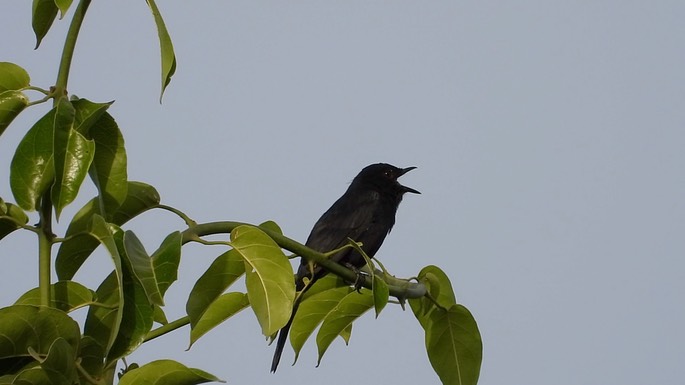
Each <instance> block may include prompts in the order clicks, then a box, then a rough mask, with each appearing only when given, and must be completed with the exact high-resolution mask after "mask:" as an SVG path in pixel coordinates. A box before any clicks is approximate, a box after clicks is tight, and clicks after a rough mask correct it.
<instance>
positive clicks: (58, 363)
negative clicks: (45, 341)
mask: <svg viewBox="0 0 685 385" xmlns="http://www.w3.org/2000/svg"><path fill="white" fill-rule="evenodd" d="M75 353H76V351H75V350H74V347H72V346H71V345H69V343H68V342H67V341H66V340H65V339H64V338H57V339H56V340H55V342H53V343H52V346H50V350H49V351H48V356H47V357H45V361H43V363H41V365H40V366H41V368H42V369H43V370H44V371H45V372H46V373H47V374H48V375H49V376H50V379H51V381H52V382H55V380H56V379H59V381H60V382H62V379H64V381H63V383H64V384H65V385H71V384H73V383H74V381H75V380H76V379H77V378H78V376H77V374H76V354H75Z"/></svg>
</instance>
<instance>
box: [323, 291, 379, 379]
mask: <svg viewBox="0 0 685 385" xmlns="http://www.w3.org/2000/svg"><path fill="white" fill-rule="evenodd" d="M372 307H373V295H372V294H371V293H370V292H369V291H368V290H366V291H363V292H361V293H359V292H357V291H352V292H350V293H349V294H347V295H346V296H345V297H344V298H343V299H342V300H340V302H339V303H338V304H337V305H336V306H335V307H334V308H333V310H331V311H330V312H329V313H328V314H327V315H326V318H324V320H323V323H322V324H321V327H320V328H319V332H318V333H317V335H316V345H317V347H318V349H319V359H318V361H317V366H318V365H319V364H320V363H321V359H322V358H323V355H324V353H326V350H328V347H329V346H330V345H331V342H333V340H334V339H335V337H337V336H338V335H340V334H341V333H342V332H343V330H345V328H347V327H348V326H349V325H350V324H351V323H352V322H354V321H355V320H356V319H357V318H359V317H360V316H361V315H362V314H364V313H366V312H367V311H368V310H369V309H371V308H372Z"/></svg>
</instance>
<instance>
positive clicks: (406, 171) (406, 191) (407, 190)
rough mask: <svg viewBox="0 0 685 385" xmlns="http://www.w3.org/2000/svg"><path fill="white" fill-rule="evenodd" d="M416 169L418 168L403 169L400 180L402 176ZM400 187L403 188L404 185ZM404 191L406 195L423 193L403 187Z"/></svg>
mask: <svg viewBox="0 0 685 385" xmlns="http://www.w3.org/2000/svg"><path fill="white" fill-rule="evenodd" d="M415 168H416V167H415V166H411V167H407V168H403V169H402V171H401V172H400V175H399V176H398V178H399V177H401V176H402V175H404V174H406V173H408V172H409V171H411V170H413V169H415ZM400 186H402V185H400ZM402 190H403V191H404V192H405V193H408V192H409V193H412V194H421V192H419V191H417V190H414V189H413V188H411V187H407V186H402Z"/></svg>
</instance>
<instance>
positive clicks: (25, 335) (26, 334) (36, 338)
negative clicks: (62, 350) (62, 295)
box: [0, 305, 81, 374]
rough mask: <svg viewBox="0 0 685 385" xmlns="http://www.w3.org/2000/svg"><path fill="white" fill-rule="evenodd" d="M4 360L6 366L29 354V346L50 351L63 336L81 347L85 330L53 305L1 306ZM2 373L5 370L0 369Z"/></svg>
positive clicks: (0, 357) (1, 356) (0, 341)
mask: <svg viewBox="0 0 685 385" xmlns="http://www.w3.org/2000/svg"><path fill="white" fill-rule="evenodd" d="M0 319H1V320H2V322H0V336H2V338H0V360H2V362H3V366H4V367H5V368H8V367H11V366H12V363H13V362H17V361H18V360H21V359H23V358H26V357H29V348H32V349H33V350H34V351H35V352H37V353H38V354H47V353H48V351H49V350H50V347H51V346H52V344H53V342H54V341H55V340H57V339H59V338H63V339H64V340H65V341H66V342H67V343H68V345H69V346H71V347H72V348H73V349H77V348H78V344H79V340H80V335H81V332H80V331H79V327H78V324H77V323H76V321H74V320H73V319H71V318H70V317H69V316H67V315H66V314H65V313H64V312H62V311H60V310H56V309H53V308H49V307H40V306H28V305H13V306H10V307H6V308H2V309H0ZM0 374H4V370H2V369H0Z"/></svg>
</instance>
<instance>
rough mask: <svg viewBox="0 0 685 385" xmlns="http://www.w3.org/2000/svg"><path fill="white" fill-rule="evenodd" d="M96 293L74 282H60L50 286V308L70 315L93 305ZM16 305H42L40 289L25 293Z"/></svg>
mask: <svg viewBox="0 0 685 385" xmlns="http://www.w3.org/2000/svg"><path fill="white" fill-rule="evenodd" d="M94 296H95V292H94V291H92V290H90V289H89V288H87V287H85V286H83V285H81V284H80V283H78V282H73V281H59V282H55V283H54V284H52V285H50V299H51V302H50V307H54V308H56V309H59V310H62V311H63V312H66V313H69V312H71V311H74V310H76V309H79V308H81V307H83V306H88V305H91V304H92V303H93V300H94ZM14 304H15V305H35V306H39V305H40V288H38V287H37V288H34V289H31V290H29V291H28V292H26V293H24V294H23V295H22V296H21V297H19V299H18V300H17V301H16V302H15V303H14Z"/></svg>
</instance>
